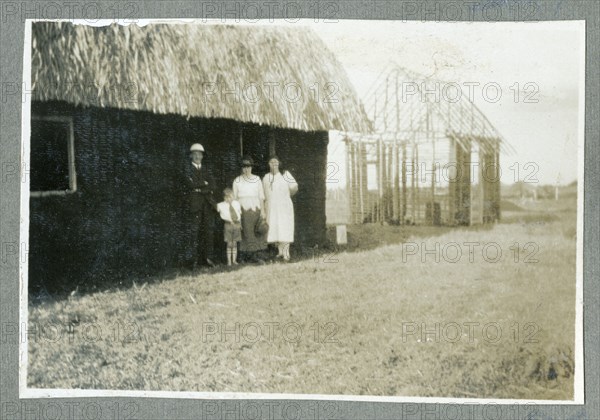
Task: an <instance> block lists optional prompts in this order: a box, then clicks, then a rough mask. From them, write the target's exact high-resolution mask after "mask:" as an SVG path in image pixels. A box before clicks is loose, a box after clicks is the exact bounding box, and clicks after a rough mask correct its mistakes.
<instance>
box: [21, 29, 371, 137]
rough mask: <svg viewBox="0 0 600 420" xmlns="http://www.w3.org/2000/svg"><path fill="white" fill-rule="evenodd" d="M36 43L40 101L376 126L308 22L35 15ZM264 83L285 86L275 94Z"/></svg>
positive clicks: (323, 125) (326, 126)
mask: <svg viewBox="0 0 600 420" xmlns="http://www.w3.org/2000/svg"><path fill="white" fill-rule="evenodd" d="M32 43H33V45H32V51H33V52H32V82H33V87H34V92H33V98H34V99H36V100H40V101H48V100H63V101H67V102H69V103H73V104H76V105H83V106H100V107H115V108H124V109H132V110H144V111H151V112H154V113H160V114H169V113H173V114H181V115H186V116H192V117H209V118H210V117H219V118H229V119H234V120H238V121H244V122H254V123H259V124H267V125H271V126H275V127H287V128H295V129H300V130H305V131H316V130H330V129H337V130H343V131H363V132H364V131H368V130H369V128H370V123H369V121H368V119H367V116H366V114H365V112H364V110H363V109H362V106H361V105H360V103H359V101H358V99H357V96H356V93H355V92H354V89H353V88H352V86H351V84H350V82H349V81H348V78H347V75H346V74H345V72H344V70H343V68H342V66H341V65H340V63H339V62H338V61H337V60H336V59H335V57H334V55H333V54H332V53H331V52H330V51H329V50H328V49H327V48H326V47H325V45H324V43H323V42H322V41H321V39H320V38H319V37H318V36H317V35H316V34H315V33H314V32H312V31H311V30H309V29H308V28H301V27H273V26H258V25H256V26H238V25H235V26H232V25H227V26H226V25H200V24H188V25H182V24H154V25H147V26H144V27H138V26H136V25H130V26H120V25H116V24H113V25H111V26H106V27H89V26H84V25H73V24H71V23H68V22H36V23H33V37H32ZM265 83H273V84H275V83H278V84H279V85H278V86H275V87H274V88H273V95H272V97H269V95H268V92H269V90H268V89H269V88H268V87H267V86H266V85H265ZM288 83H292V84H295V86H299V88H300V91H301V93H302V95H301V97H300V99H299V100H297V101H293V100H291V99H293V98H294V96H295V95H296V93H297V91H296V90H295V89H293V88H291V87H290V88H289V90H288V91H287V95H286V94H285V92H284V89H283V86H285V85H286V84H288ZM251 84H254V86H257V87H258V90H259V91H260V93H261V96H260V97H258V100H255V99H256V96H255V95H254V93H255V92H254V91H253V90H252V88H251V86H252V85H251ZM236 86H237V87H236ZM330 86H335V88H336V89H337V90H336V92H335V94H334V95H331V98H332V99H334V101H328V96H327V93H328V90H327V88H328V87H330ZM317 87H318V94H317ZM227 91H233V92H236V94H227V93H226V92H227ZM236 95H237V97H236Z"/></svg>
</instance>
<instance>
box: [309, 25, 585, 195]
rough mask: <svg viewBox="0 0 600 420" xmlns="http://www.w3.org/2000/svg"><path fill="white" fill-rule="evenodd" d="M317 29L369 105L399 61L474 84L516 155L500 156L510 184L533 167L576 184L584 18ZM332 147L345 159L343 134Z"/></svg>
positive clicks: (547, 179)
mask: <svg viewBox="0 0 600 420" xmlns="http://www.w3.org/2000/svg"><path fill="white" fill-rule="evenodd" d="M311 26H312V27H313V29H314V30H315V31H316V32H317V33H318V34H319V36H320V37H321V38H322V39H323V40H324V42H325V43H326V45H327V46H328V47H329V49H330V50H331V51H332V52H333V53H334V54H335V55H336V57H337V59H338V60H339V61H340V62H341V64H342V65H343V67H344V68H345V70H346V72H347V74H348V77H349V79H350V81H351V83H352V84H353V85H354V88H355V90H356V92H357V93H358V95H359V97H360V98H361V100H362V101H363V102H365V100H366V98H367V96H368V93H369V90H370V88H372V85H373V83H374V82H375V81H376V79H377V76H378V75H379V74H380V73H381V72H383V71H384V70H385V69H386V68H387V67H388V66H390V65H392V64H395V65H400V66H402V67H405V68H407V69H409V70H412V71H414V72H418V73H421V74H425V75H427V76H430V77H432V78H436V79H440V80H444V81H447V82H453V83H458V84H459V85H461V86H464V87H465V89H467V85H465V83H479V85H478V86H477V85H475V86H474V87H473V88H472V89H473V90H472V94H473V98H474V102H475V104H476V105H477V106H478V107H479V108H480V109H481V110H482V111H483V112H484V114H485V115H486V116H487V117H488V119H489V120H490V121H491V122H492V124H493V125H494V126H495V127H496V128H497V129H498V131H499V132H500V133H501V134H502V135H503V137H504V139H505V140H506V141H507V142H508V143H510V144H511V145H512V147H513V148H514V149H515V153H514V154H512V155H506V154H503V155H501V169H502V178H501V179H502V182H505V183H511V182H514V181H515V180H517V179H519V178H524V176H525V175H527V174H531V173H532V172H534V170H533V169H531V168H532V167H531V166H529V167H528V171H524V169H523V168H524V166H525V165H526V164H527V163H529V162H533V163H535V164H536V165H537V166H536V167H537V168H538V169H537V171H535V175H534V176H535V179H538V180H539V182H540V184H556V183H560V184H568V183H570V182H572V181H574V180H576V179H577V176H578V147H583V120H582V119H581V118H580V116H581V115H583V112H584V110H583V109H580V107H581V105H580V98H581V97H582V96H583V95H582V93H583V90H581V89H582V85H581V84H582V83H584V80H583V78H584V74H583V73H582V71H584V67H585V66H584V61H583V60H584V58H583V57H584V55H585V50H584V48H585V44H584V36H583V34H584V32H585V27H584V23H583V22H576V21H563V22H531V23H524V22H493V23H492V22H460V23H458V22H453V23H436V22H399V21H397V22H394V21H339V22H337V23H319V24H312V25H311ZM487 83H497V86H499V87H500V90H499V91H497V90H495V89H493V88H490V89H489V90H488V91H487V93H488V95H487V98H488V99H493V98H494V96H495V95H498V94H499V95H500V97H499V100H498V101H497V102H492V101H491V100H486V96H484V91H483V86H484V85H486V84H487ZM527 83H530V84H529V85H526V84H527ZM535 91H537V92H536V93H534V92H535ZM465 92H467V91H466V90H465ZM517 92H518V93H517ZM330 143H331V144H330V150H329V151H330V156H329V157H330V159H334V160H335V159H340V158H341V157H343V147H340V145H339V139H338V138H337V136H335V135H333V136H332V138H331V142H330ZM515 164H516V165H517V166H516V167H518V168H520V170H519V173H518V176H517V171H516V170H515V169H514V168H515V166H514V165H515ZM511 166H512V168H513V169H510V167H511ZM340 167H341V168H342V170H343V166H340ZM521 180H522V179H521Z"/></svg>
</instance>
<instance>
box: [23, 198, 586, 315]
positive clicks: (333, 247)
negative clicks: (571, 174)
mask: <svg viewBox="0 0 600 420" xmlns="http://www.w3.org/2000/svg"><path fill="white" fill-rule="evenodd" d="M503 204H504V205H503V211H502V214H501V216H502V217H501V220H500V222H499V223H501V224H512V223H521V224H539V223H542V224H543V223H549V222H552V221H555V220H557V219H561V218H565V217H569V215H568V214H567V212H568V213H569V214H571V213H572V216H573V217H574V215H575V213H573V207H575V208H576V207H577V206H576V203H575V201H574V200H559V201H554V200H539V201H537V202H533V203H526V204H523V203H518V205H517V204H515V203H512V202H510V201H509V200H505V201H503ZM509 204H510V205H509ZM494 226H495V224H486V225H475V226H459V227H457V226H406V225H404V226H398V225H383V224H377V223H368V224H362V225H347V239H348V243H347V244H346V245H338V244H337V243H336V228H335V226H328V227H327V240H326V243H325V244H321V246H314V247H309V246H304V247H302V246H298V245H292V248H291V255H292V262H294V261H302V260H309V259H315V258H319V259H320V258H328V257H330V256H331V255H332V254H333V253H337V252H360V251H368V250H372V249H375V248H379V247H382V246H386V245H394V244H401V243H404V242H406V241H407V240H408V239H409V238H429V237H437V236H441V235H444V234H446V233H449V232H455V233H457V234H460V233H461V232H463V231H471V232H472V231H487V230H491V229H493V228H494ZM571 230H572V231H573V232H571V231H568V232H565V235H567V236H573V235H574V232H575V230H574V228H573V229H571ZM274 255H275V251H274V250H273V249H270V250H269V252H268V253H267V254H265V255H263V257H264V258H263V260H264V261H265V263H266V264H274V263H277V264H279V263H282V262H276V261H275V259H274ZM248 265H256V263H246V264H240V265H238V266H232V267H228V266H226V265H217V266H216V267H211V268H201V269H199V270H197V271H191V270H189V269H185V268H181V267H171V268H165V269H163V270H159V271H154V272H149V273H140V272H139V271H137V272H136V271H134V270H132V269H128V268H121V269H119V270H104V271H97V272H94V273H90V274H89V275H87V276H86V277H83V278H79V279H77V280H76V281H73V282H72V283H69V284H62V285H60V286H58V287H56V288H54V289H52V290H49V289H47V288H46V287H45V286H41V287H38V288H35V289H33V288H30V294H29V302H30V304H34V305H35V304H37V303H42V302H46V301H53V300H54V301H58V300H62V299H66V298H68V297H69V296H72V295H74V294H79V295H85V294H90V293H96V292H103V291H115V290H127V289H139V288H141V287H146V286H147V285H151V284H156V283H162V282H164V281H169V280H173V279H175V278H177V277H180V276H195V275H204V274H215V273H223V272H232V271H236V270H241V269H244V267H247V266H248Z"/></svg>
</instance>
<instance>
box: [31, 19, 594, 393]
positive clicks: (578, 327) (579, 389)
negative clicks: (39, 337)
mask: <svg viewBox="0 0 600 420" xmlns="http://www.w3.org/2000/svg"><path fill="white" fill-rule="evenodd" d="M199 20H200V19H141V20H140V23H139V24H142V25H144V24H148V23H150V22H152V23H155V22H156V23H159V22H163V23H166V22H172V23H175V22H178V23H183V22H185V23H192V22H194V21H199ZM303 20H304V21H306V22H310V20H309V19H301V20H300V22H297V23H295V25H297V24H298V23H302V21H303ZM39 21H44V19H26V20H25V36H24V54H23V86H31V52H32V49H31V47H32V46H31V41H32V23H33V22H39ZM69 21H72V20H69ZM114 22H115V20H111V19H101V20H99V21H98V22H97V23H95V24H94V26H103V25H107V24H111V23H114ZM409 22H410V21H409ZM545 22H547V21H545ZM557 22H562V21H557ZM577 22H579V23H580V24H581V25H582V30H581V40H580V42H581V47H582V52H581V54H580V64H579V65H580V71H581V74H580V78H579V111H578V112H579V114H578V116H579V130H578V131H579V133H578V139H577V148H578V173H577V174H578V176H577V188H578V192H577V194H578V197H577V257H576V298H575V301H576V313H575V351H574V353H575V354H574V356H575V373H574V378H573V382H574V383H573V388H574V398H573V400H522V399H489V398H445V397H399V396H363V395H330V394H275V393H274V394H271V393H245V392H180V391H137V390H135V391H134V390H101V389H89V390H88V389H85V390H83V389H52V388H43V389H41V388H28V387H27V367H28V346H27V344H28V343H27V335H26V334H25V335H24V337H25V339H24V340H23V339H19V398H20V399H25V398H84V397H143V398H171V399H195V400H246V399H253V400H327V401H365V402H393V403H438V404H501V405H509V404H518V405H524V404H540V405H542V404H552V405H581V404H584V402H585V396H584V382H585V381H584V349H583V341H584V340H583V338H584V337H583V232H584V230H583V228H584V224H583V216H584V208H583V206H584V158H585V156H584V146H585V143H584V141H585V80H586V78H585V60H586V49H585V47H586V43H585V40H586V31H585V28H586V22H585V21H583V20H580V21H577ZM75 23H77V21H75ZM80 23H86V24H88V23H87V22H84V21H83V20H82V21H81V22H80ZM206 23H209V24H222V21H221V19H215V20H214V21H208V22H203V24H206ZM455 23H462V22H455ZM486 23H489V24H494V22H486ZM501 23H503V22H501ZM127 24H131V23H127ZM227 24H233V25H236V24H239V23H235V22H227ZM265 24H268V25H281V24H290V23H289V22H285V21H283V22H282V21H278V20H275V21H274V22H269V23H265ZM24 97H25V99H24V100H23V101H22V121H21V133H22V138H21V168H28V167H29V162H30V159H29V156H30V136H31V127H30V125H31V123H30V120H31V95H24ZM23 178H24V177H23V172H22V173H21V184H20V185H21V191H20V210H21V221H20V228H19V233H20V243H21V244H22V246H28V244H29V199H30V192H29V178H28V177H25V178H26V179H23ZM19 280H20V288H19V290H20V296H19V302H20V307H19V313H20V319H19V325H20V326H21V327H23V326H26V325H27V322H28V303H29V302H28V264H27V263H24V262H23V261H22V259H19ZM21 336H23V335H22V334H21Z"/></svg>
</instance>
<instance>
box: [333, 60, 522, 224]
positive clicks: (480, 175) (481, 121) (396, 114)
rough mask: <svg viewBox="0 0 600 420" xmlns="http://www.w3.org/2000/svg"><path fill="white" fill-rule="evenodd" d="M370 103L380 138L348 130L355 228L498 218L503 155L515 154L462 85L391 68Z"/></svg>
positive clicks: (378, 83)
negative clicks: (356, 224) (378, 224)
mask: <svg viewBox="0 0 600 420" xmlns="http://www.w3.org/2000/svg"><path fill="white" fill-rule="evenodd" d="M366 106H367V113H368V114H369V116H370V117H371V118H372V120H373V122H374V127H375V133H374V134H364V133H344V139H345V143H346V150H347V168H346V173H347V177H346V179H347V191H348V192H349V205H350V213H351V221H352V223H369V222H380V223H386V222H387V223H393V224H429V225H470V224H475V223H489V222H494V221H496V220H499V218H500V151H501V148H502V149H503V151H506V152H507V153H509V154H510V153H512V149H511V148H510V146H509V145H508V144H507V143H506V142H505V141H504V140H503V138H502V136H501V134H500V133H499V132H498V131H497V130H496V129H495V128H494V126H493V125H492V124H491V123H490V121H489V120H488V119H487V117H486V116H485V115H484V114H483V113H482V112H481V111H480V110H479V109H478V108H477V106H475V104H474V103H473V102H472V101H471V100H470V99H469V98H468V96H467V95H466V94H465V92H463V90H462V88H461V87H460V86H459V85H458V84H457V83H445V82H442V81H439V80H434V79H431V78H427V77H425V76H422V75H418V74H415V73H411V72H409V71H407V70H406V69H403V68H400V67H393V68H391V69H390V70H388V71H386V72H383V73H382V74H381V75H380V77H379V79H378V82H377V83H376V84H375V88H374V89H373V90H372V91H371V94H370V96H369V98H368V100H367V101H366Z"/></svg>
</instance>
